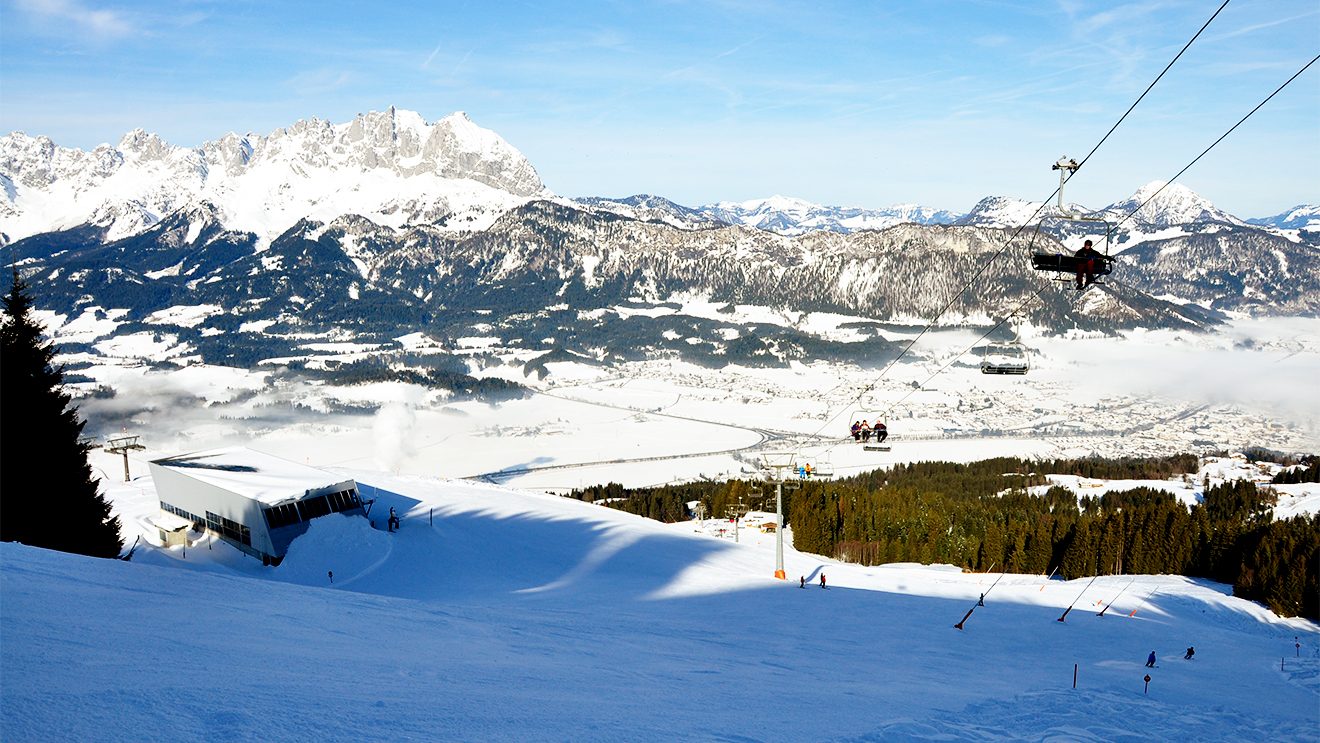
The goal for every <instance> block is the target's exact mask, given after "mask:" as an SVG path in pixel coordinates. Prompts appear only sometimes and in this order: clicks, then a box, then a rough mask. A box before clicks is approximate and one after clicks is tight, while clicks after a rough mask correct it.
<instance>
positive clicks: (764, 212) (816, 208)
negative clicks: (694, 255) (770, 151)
mask: <svg viewBox="0 0 1320 743" xmlns="http://www.w3.org/2000/svg"><path fill="white" fill-rule="evenodd" d="M698 211H700V212H701V213H702V214H706V215H708V216H710V217H713V218H715V219H718V220H720V221H723V222H727V223H729V224H740V225H744V226H747V227H755V228H756V229H760V230H770V231H772V232H778V233H779V234H781V235H801V234H803V233H806V232H814V231H817V230H828V231H830V232H843V233H848V232H855V231H857V230H880V229H884V228H886V227H892V226H894V225H896V224H902V223H904V222H914V223H916V224H949V223H951V222H953V221H954V219H956V218H957V215H955V214H952V213H950V212H946V211H942V210H936V209H931V208H929V207H924V206H918V205H916V204H899V205H897V206H891V207H889V208H888V209H861V208H856V207H839V206H823V205H821V204H813V203H811V202H809V201H803V200H802V199H795V198H788V197H784V196H772V197H770V198H768V199H755V200H752V201H742V202H733V201H721V202H718V203H715V204H708V205H706V206H702V207H698Z"/></svg>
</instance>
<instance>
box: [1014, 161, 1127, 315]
mask: <svg viewBox="0 0 1320 743" xmlns="http://www.w3.org/2000/svg"><path fill="white" fill-rule="evenodd" d="M1079 167H1081V166H1080V165H1078V164H1077V162H1076V161H1075V160H1071V159H1065V158H1059V161H1058V162H1056V163H1054V165H1052V166H1051V168H1052V169H1053V170H1057V171H1059V190H1058V194H1059V201H1058V207H1059V214H1058V215H1055V216H1047V217H1043V218H1042V219H1041V220H1040V222H1038V223H1037V224H1036V232H1035V234H1034V235H1032V238H1031V244H1032V245H1035V242H1036V238H1037V237H1039V236H1040V234H1041V232H1042V231H1043V230H1044V226H1045V223H1046V222H1051V221H1062V222H1083V223H1090V224H1102V225H1104V226H1105V234H1104V240H1105V252H1103V253H1101V252H1100V251H1098V250H1096V249H1095V248H1094V247H1092V241H1091V240H1089V239H1088V240H1087V241H1086V242H1085V244H1084V245H1083V246H1082V247H1081V248H1080V249H1079V250H1078V251H1077V252H1076V253H1074V254H1072V255H1068V254H1066V253H1058V252H1055V253H1047V252H1044V251H1036V252H1032V254H1031V267H1032V268H1034V269H1035V270H1037V271H1054V272H1057V273H1063V274H1072V276H1073V277H1075V279H1076V283H1077V290H1078V291H1082V290H1084V289H1086V288H1087V287H1089V286H1090V285H1091V284H1102V283H1103V282H1101V281H1097V277H1099V276H1108V275H1109V274H1110V273H1112V272H1113V270H1114V258H1113V256H1111V255H1109V241H1110V235H1111V234H1112V233H1113V226H1112V225H1110V224H1109V223H1108V222H1107V221H1105V220H1103V219H1100V218H1097V217H1082V216H1077V215H1074V214H1072V213H1071V212H1069V211H1068V209H1067V207H1065V206H1064V204H1063V185H1064V184H1065V183H1067V182H1068V179H1069V178H1071V177H1072V174H1073V173H1075V172H1077V169H1078V168H1079ZM1058 280H1059V281H1063V282H1070V281H1072V280H1073V279H1070V278H1068V277H1066V276H1065V277H1063V278H1060V279H1058Z"/></svg>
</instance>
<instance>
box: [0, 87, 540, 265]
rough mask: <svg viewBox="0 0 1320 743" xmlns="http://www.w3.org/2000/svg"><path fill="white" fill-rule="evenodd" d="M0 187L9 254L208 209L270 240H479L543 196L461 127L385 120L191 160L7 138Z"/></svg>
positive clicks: (503, 154)
mask: <svg viewBox="0 0 1320 743" xmlns="http://www.w3.org/2000/svg"><path fill="white" fill-rule="evenodd" d="M0 177H3V181H4V186H5V188H4V193H3V199H0V232H3V233H4V234H5V235H6V236H7V237H8V239H9V240H10V241H14V240H18V239H21V238H22V237H25V236H28V235H33V234H39V233H43V232H50V231H53V230H59V229H67V228H70V227H74V226H77V225H81V224H85V223H91V224H95V225H98V226H101V227H104V228H106V229H107V234H106V239H110V240H112V239H117V238H121V237H125V236H128V235H133V234H137V233H139V232H141V231H142V230H144V229H146V228H147V227H150V226H151V225H153V224H155V223H156V222H157V221H158V220H160V219H161V218H163V217H165V216H166V215H168V214H170V213H171V212H174V211H176V210H178V209H181V208H184V207H187V206H191V205H197V204H200V203H201V202H203V201H206V202H210V203H211V204H214V205H215V207H216V209H217V210H218V212H219V213H220V215H221V221H222V223H223V225H224V227H226V228H228V229H233V230H241V231H245V232H252V233H255V234H257V235H258V236H259V237H261V238H264V239H266V240H269V239H270V238H272V237H274V236H275V235H278V234H280V233H281V232H283V231H284V230H286V229H288V228H289V227H290V226H292V225H293V224H295V223H296V222H297V221H299V220H300V219H304V218H309V219H315V220H318V221H322V222H330V221H332V220H334V219H336V218H338V217H340V216H343V215H346V214H360V215H364V216H367V217H368V218H370V219H371V220H372V221H374V222H376V223H378V224H383V225H389V226H392V227H400V226H402V225H404V224H410V223H427V224H432V223H443V224H447V225H449V226H450V227H454V228H459V229H480V228H482V227H485V226H488V225H489V224H490V223H491V222H492V221H493V220H494V219H495V217H497V216H498V215H499V214H501V213H503V212H504V211H507V210H508V209H509V208H511V207H513V206H516V205H518V204H521V203H524V202H525V201H526V200H527V199H529V198H531V197H534V196H543V195H545V188H544V186H543V185H542V184H541V181H540V178H539V177H538V176H537V174H536V170H535V169H534V168H533V167H532V165H531V163H529V162H528V161H527V159H526V158H525V157H523V156H522V154H521V153H519V152H518V151H517V150H516V149H514V148H513V147H512V146H511V145H509V144H508V143H507V142H505V141H504V140H503V139H501V138H500V137H499V135H497V134H495V133H494V132H491V131H489V130H487V129H483V128H481V127H479V126H477V125H476V124H474V123H472V121H471V120H470V119H469V118H468V117H467V114H465V113H463V112H461V111H460V112H457V113H453V114H450V115H449V116H446V117H444V118H443V119H440V120H439V121H436V122H434V123H429V122H427V121H425V120H424V119H423V118H422V117H421V116H420V115H419V114H417V113H414V112H412V111H404V110H400V109H395V108H392V107H391V108H390V109H388V110H386V111H383V112H377V111H372V112H370V113H366V114H360V115H358V116H357V117H356V118H354V119H353V120H352V121H349V122H346V123H342V124H331V123H330V122H328V121H322V120H320V119H316V118H312V119H306V120H302V121H298V122H296V123H294V124H293V125H292V126H290V127H287V128H283V129H277V130H275V131H274V132H271V133H270V134H269V135H268V136H261V135H257V134H247V135H244V136H240V135H237V134H229V135H226V136H225V137H223V138H221V139H218V140H215V141H211V142H207V143H205V144H203V145H201V146H200V147H196V148H186V147H177V146H174V145H171V144H169V143H167V142H165V141H164V140H162V139H161V138H160V137H158V136H156V135H155V134H150V133H147V132H145V131H143V130H141V129H135V130H134V131H131V132H129V133H128V134H125V135H124V137H123V138H122V139H121V140H120V142H119V143H118V145H116V146H114V147H112V146H110V145H109V144H103V145H101V146H99V147H97V148H95V149H94V150H92V151H91V152H84V151H82V150H77V149H69V148H64V147H59V146H58V145H56V144H55V143H54V142H52V141H51V140H50V139H49V138H47V137H44V136H36V137H33V136H28V135H26V134H23V133H21V132H14V133H12V134H9V135H6V136H4V137H0Z"/></svg>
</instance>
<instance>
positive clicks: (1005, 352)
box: [981, 340, 1031, 374]
mask: <svg viewBox="0 0 1320 743" xmlns="http://www.w3.org/2000/svg"><path fill="white" fill-rule="evenodd" d="M1030 369H1031V361H1030V360H1029V359H1028V358H1027V351H1026V348H1025V347H1024V346H1023V345H1022V344H1021V343H1020V342H1018V341H1017V340H1013V341H1010V342H1008V343H991V344H988V345H986V346H985V347H984V348H983V349H981V373H982V374H1026V373H1027V371H1028V370H1030Z"/></svg>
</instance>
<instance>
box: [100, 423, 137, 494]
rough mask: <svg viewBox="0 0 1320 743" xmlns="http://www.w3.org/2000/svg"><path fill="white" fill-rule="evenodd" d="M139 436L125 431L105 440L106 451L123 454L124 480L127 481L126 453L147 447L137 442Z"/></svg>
mask: <svg viewBox="0 0 1320 743" xmlns="http://www.w3.org/2000/svg"><path fill="white" fill-rule="evenodd" d="M139 438H141V437H140V436H130V435H128V434H126V433H125V434H120V435H118V436H115V437H113V438H111V439H109V440H107V441H106V442H105V450H106V451H108V452H110V453H111V454H122V455H124V482H128V481H129V480H130V479H131V478H129V476H128V453H129V452H131V451H140V450H142V449H146V448H147V447H145V446H143V445H142V444H139V443H138V439H139Z"/></svg>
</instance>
